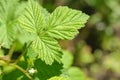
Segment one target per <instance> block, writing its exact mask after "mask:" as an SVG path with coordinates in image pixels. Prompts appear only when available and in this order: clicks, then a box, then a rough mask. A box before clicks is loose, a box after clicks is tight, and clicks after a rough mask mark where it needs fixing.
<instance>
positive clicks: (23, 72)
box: [11, 64, 33, 80]
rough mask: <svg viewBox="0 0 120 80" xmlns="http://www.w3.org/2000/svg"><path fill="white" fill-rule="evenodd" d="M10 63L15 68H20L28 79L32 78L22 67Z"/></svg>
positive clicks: (31, 79)
mask: <svg viewBox="0 0 120 80" xmlns="http://www.w3.org/2000/svg"><path fill="white" fill-rule="evenodd" d="M11 65H12V66H14V67H15V68H17V69H18V70H20V71H21V72H22V73H24V74H25V75H26V76H27V77H28V78H29V79H30V80H33V78H32V77H31V76H30V75H29V73H28V72H27V71H26V70H24V69H23V68H22V67H20V66H18V65H16V64H11Z"/></svg>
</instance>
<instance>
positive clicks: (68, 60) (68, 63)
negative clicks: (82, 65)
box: [62, 51, 73, 68]
mask: <svg viewBox="0 0 120 80" xmlns="http://www.w3.org/2000/svg"><path fill="white" fill-rule="evenodd" d="M66 57H67V58H66ZM62 63H63V67H64V68H69V67H71V65H72V64H73V55H72V53H70V52H69V51H63V56H62Z"/></svg>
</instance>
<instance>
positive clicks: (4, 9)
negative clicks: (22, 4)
mask: <svg viewBox="0 0 120 80" xmlns="http://www.w3.org/2000/svg"><path fill="white" fill-rule="evenodd" d="M17 5H18V3H17V0H0V44H3V47H5V48H9V47H10V45H11V44H12V42H13V41H14V40H15V37H16V30H15V26H16V25H15V24H16V20H17V18H16V15H15V11H16V7H14V6H17Z"/></svg>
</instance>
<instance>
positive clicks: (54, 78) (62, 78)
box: [48, 76, 67, 80]
mask: <svg viewBox="0 0 120 80" xmlns="http://www.w3.org/2000/svg"><path fill="white" fill-rule="evenodd" d="M48 80H67V79H65V78H64V77H57V76H56V77H52V78H50V79H48Z"/></svg>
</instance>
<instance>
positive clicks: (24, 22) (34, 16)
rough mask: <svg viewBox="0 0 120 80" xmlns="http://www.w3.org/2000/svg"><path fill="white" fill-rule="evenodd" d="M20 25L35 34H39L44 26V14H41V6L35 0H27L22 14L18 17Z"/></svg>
mask: <svg viewBox="0 0 120 80" xmlns="http://www.w3.org/2000/svg"><path fill="white" fill-rule="evenodd" d="M19 22H20V25H21V27H22V28H23V29H24V30H26V31H28V32H30V33H35V34H40V31H41V30H42V29H43V27H44V24H45V23H44V16H43V15H42V7H40V5H39V4H38V3H37V2H34V1H32V0H30V1H29V3H28V5H27V7H26V8H25V11H24V14H23V15H22V16H21V17H20V18H19Z"/></svg>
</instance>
